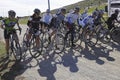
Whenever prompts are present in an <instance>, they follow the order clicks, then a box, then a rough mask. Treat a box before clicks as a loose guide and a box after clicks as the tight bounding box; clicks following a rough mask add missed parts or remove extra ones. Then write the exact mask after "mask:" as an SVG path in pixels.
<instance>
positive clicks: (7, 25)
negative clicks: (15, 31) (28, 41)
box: [2, 18, 18, 28]
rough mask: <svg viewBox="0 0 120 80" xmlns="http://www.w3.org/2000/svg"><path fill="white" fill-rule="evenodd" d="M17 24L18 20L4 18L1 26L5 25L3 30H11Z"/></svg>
mask: <svg viewBox="0 0 120 80" xmlns="http://www.w3.org/2000/svg"><path fill="white" fill-rule="evenodd" d="M17 22H18V20H17V19H16V18H14V19H12V20H11V19H10V18H6V19H4V20H2V25H5V28H13V27H14V26H15V24H16V23H17Z"/></svg>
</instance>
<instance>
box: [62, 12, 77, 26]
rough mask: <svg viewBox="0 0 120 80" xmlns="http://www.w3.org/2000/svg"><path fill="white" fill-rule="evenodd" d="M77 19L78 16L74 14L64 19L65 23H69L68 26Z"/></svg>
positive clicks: (69, 14)
mask: <svg viewBox="0 0 120 80" xmlns="http://www.w3.org/2000/svg"><path fill="white" fill-rule="evenodd" d="M78 19H79V14H76V13H68V14H67V15H66V17H65V19H64V20H65V21H66V22H69V23H70V24H72V23H75V22H77V20H78Z"/></svg>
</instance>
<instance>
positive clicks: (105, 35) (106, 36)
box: [98, 29, 111, 44]
mask: <svg viewBox="0 0 120 80" xmlns="http://www.w3.org/2000/svg"><path fill="white" fill-rule="evenodd" d="M98 38H99V41H101V42H102V43H103V44H107V43H109V42H110V41H111V35H110V32H109V30H107V29H101V30H100V31H99V32H98Z"/></svg>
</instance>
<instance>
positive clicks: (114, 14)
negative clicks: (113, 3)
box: [106, 9, 120, 30]
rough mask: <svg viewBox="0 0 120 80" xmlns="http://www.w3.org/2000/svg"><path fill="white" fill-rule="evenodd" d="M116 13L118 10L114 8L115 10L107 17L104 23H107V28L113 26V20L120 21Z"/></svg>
mask: <svg viewBox="0 0 120 80" xmlns="http://www.w3.org/2000/svg"><path fill="white" fill-rule="evenodd" d="M118 14H119V10H118V9H116V10H115V12H114V13H113V14H112V15H111V16H110V17H109V18H108V19H107V21H106V23H107V25H108V29H109V30H111V29H112V28H113V27H115V26H114V23H115V21H117V22H118V23H120V21H118V19H117V18H118Z"/></svg>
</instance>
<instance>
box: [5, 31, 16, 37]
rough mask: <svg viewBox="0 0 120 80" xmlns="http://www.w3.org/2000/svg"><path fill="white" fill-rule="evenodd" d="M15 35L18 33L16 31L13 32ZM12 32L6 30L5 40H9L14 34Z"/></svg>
mask: <svg viewBox="0 0 120 80" xmlns="http://www.w3.org/2000/svg"><path fill="white" fill-rule="evenodd" d="M12 32H13V33H16V31H12ZM12 32H10V31H7V30H4V38H5V39H9V38H10V35H11V34H12Z"/></svg>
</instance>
